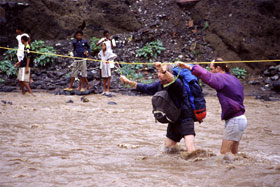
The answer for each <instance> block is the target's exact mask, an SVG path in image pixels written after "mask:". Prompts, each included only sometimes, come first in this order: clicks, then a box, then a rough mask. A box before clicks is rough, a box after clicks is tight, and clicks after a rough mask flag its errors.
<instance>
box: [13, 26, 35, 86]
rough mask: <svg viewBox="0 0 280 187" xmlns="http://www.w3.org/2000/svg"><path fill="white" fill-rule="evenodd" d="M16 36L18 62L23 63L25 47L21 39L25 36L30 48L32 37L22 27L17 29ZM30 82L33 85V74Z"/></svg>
mask: <svg viewBox="0 0 280 187" xmlns="http://www.w3.org/2000/svg"><path fill="white" fill-rule="evenodd" d="M16 34H17V36H16V39H17V41H18V50H17V59H18V62H21V61H22V60H23V58H24V45H23V43H22V42H21V38H22V37H23V36H27V37H28V44H29V46H30V45H31V41H30V36H29V35H28V34H26V33H24V31H23V28H22V27H21V26H17V27H16ZM30 71H31V70H30ZM30 82H31V83H32V82H33V80H32V78H31V73H30Z"/></svg>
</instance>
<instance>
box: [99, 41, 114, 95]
mask: <svg viewBox="0 0 280 187" xmlns="http://www.w3.org/2000/svg"><path fill="white" fill-rule="evenodd" d="M116 57H117V55H116V54H114V53H112V52H111V51H108V50H107V45H106V43H105V42H104V43H103V44H102V50H101V51H100V52H99V53H98V58H100V59H101V63H100V70H101V74H100V75H101V77H102V78H103V79H104V89H103V95H106V96H110V95H111V94H110V80H111V67H110V63H113V62H109V61H110V60H114V59H115V58H116Z"/></svg>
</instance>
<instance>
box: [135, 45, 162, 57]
mask: <svg viewBox="0 0 280 187" xmlns="http://www.w3.org/2000/svg"><path fill="white" fill-rule="evenodd" d="M164 50H165V48H164V47H163V44H162V42H161V41H160V40H156V41H153V42H150V43H147V44H146V45H145V46H144V47H142V48H141V49H138V50H136V57H143V58H145V59H149V61H152V60H153V59H154V58H157V56H158V55H160V54H161V52H162V51H164Z"/></svg>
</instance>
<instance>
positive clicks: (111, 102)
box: [108, 101, 117, 105]
mask: <svg viewBox="0 0 280 187" xmlns="http://www.w3.org/2000/svg"><path fill="white" fill-rule="evenodd" d="M108 105H117V103H116V102H113V101H110V102H108Z"/></svg>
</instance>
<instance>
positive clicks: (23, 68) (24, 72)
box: [15, 36, 33, 95]
mask: <svg viewBox="0 0 280 187" xmlns="http://www.w3.org/2000/svg"><path fill="white" fill-rule="evenodd" d="M28 41H29V38H28V37H27V36H22V37H21V42H22V44H23V45H24V46H25V47H24V56H23V60H21V61H20V62H17V63H16V64H15V67H18V66H19V71H18V80H19V86H20V89H21V91H22V94H25V89H24V88H25V87H26V89H27V91H28V92H29V93H30V94H31V95H33V94H32V90H31V88H30V86H29V81H30V67H29V66H30V65H31V63H32V62H30V59H31V53H30V45H29V44H28Z"/></svg>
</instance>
